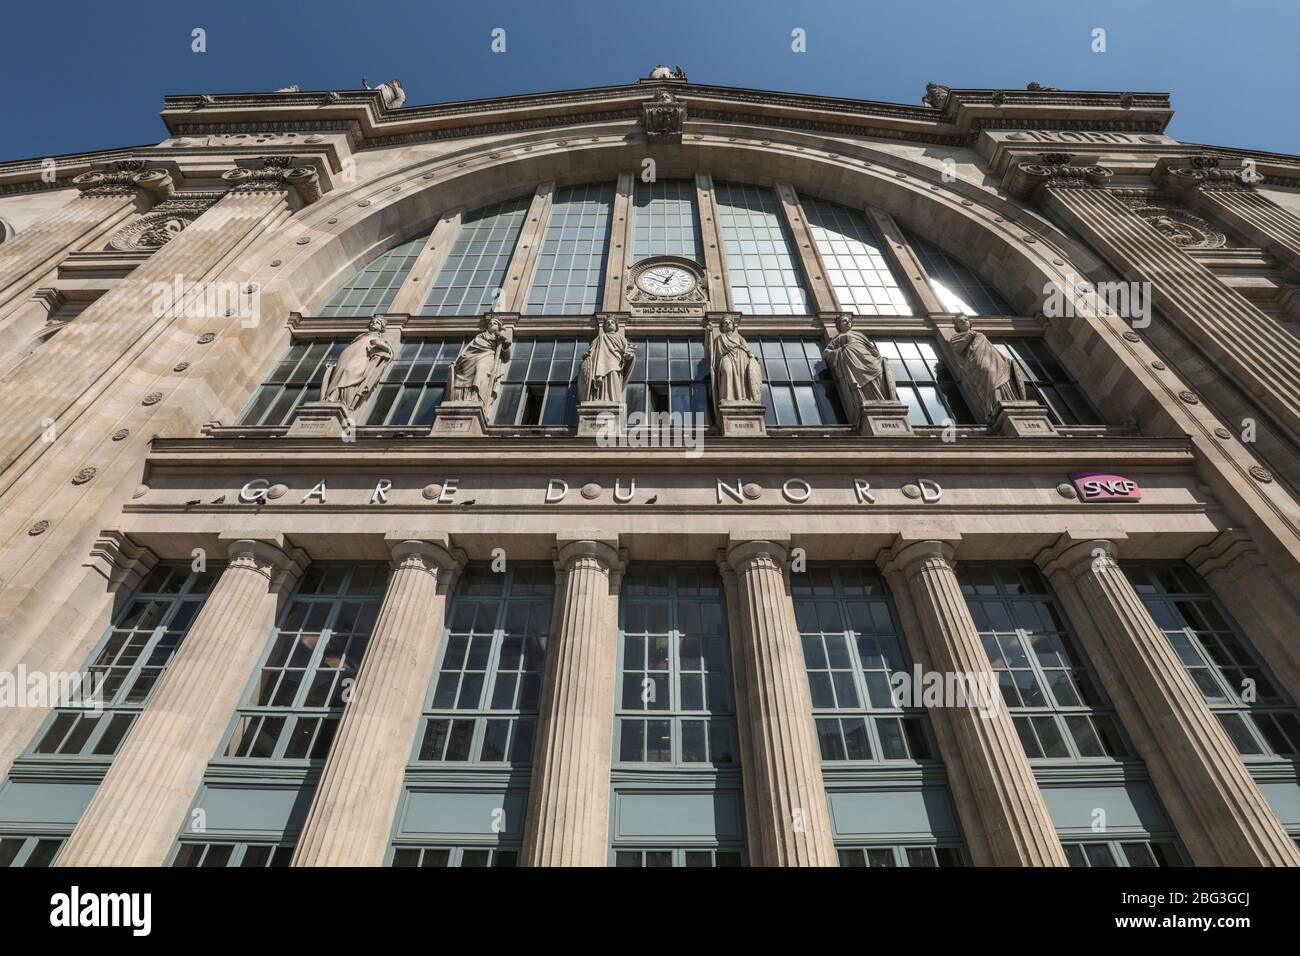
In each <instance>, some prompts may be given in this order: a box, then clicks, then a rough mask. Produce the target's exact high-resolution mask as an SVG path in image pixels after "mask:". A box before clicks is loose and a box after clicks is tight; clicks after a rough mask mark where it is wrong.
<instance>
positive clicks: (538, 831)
mask: <svg viewBox="0 0 1300 956" xmlns="http://www.w3.org/2000/svg"><path fill="white" fill-rule="evenodd" d="M623 567H624V560H623V558H622V557H621V556H620V554H619V552H618V551H617V550H616V549H615V548H613V547H612V546H611V545H609V544H607V543H605V542H603V541H592V540H582V541H569V542H567V543H562V545H561V547H560V549H559V554H558V560H557V571H558V573H557V575H556V583H557V584H558V585H559V591H558V597H559V600H560V602H561V603H560V607H559V608H558V609H557V611H558V613H557V627H556V628H555V630H554V632H553V633H552V636H551V643H550V647H548V648H547V654H546V677H545V681H544V683H543V687H542V701H541V712H540V716H539V720H538V728H537V745H536V749H535V751H534V753H533V776H532V782H531V784H530V789H529V794H528V818H527V820H525V822H524V848H523V859H524V862H525V863H526V865H528V866H604V865H605V864H606V860H607V855H608V846H609V772H610V761H611V748H612V746H613V733H614V683H615V673H614V672H615V670H616V668H617V664H618V635H617V631H618V606H617V601H618V597H617V590H618V585H619V583H620V582H621V577H622V571H623Z"/></svg>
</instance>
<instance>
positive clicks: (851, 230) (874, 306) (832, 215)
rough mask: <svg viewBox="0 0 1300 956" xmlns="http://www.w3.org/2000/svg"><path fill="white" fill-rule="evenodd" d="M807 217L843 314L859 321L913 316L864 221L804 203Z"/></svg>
mask: <svg viewBox="0 0 1300 956" xmlns="http://www.w3.org/2000/svg"><path fill="white" fill-rule="evenodd" d="M803 212H804V216H805V217H806V218H807V220H808V229H809V231H811V232H812V236H813V241H814V242H816V243H817V252H818V253H819V254H820V255H821V257H822V264H823V265H825V267H826V279H827V281H829V282H830V284H831V288H832V289H834V290H835V297H836V298H837V299H838V300H839V304H840V308H841V309H843V310H844V311H845V312H854V313H856V314H858V315H911V314H912V312H913V309H912V305H911V303H910V301H909V300H908V297H907V293H905V292H904V291H903V285H902V284H901V283H900V282H899V281H898V277H897V276H896V275H894V272H893V270H892V269H891V268H890V266H889V262H888V261H887V260H886V259H885V251H884V247H883V245H882V244H881V242H880V237H879V236H878V235H876V230H875V229H874V228H872V226H871V223H870V222H868V221H867V217H866V216H865V215H863V214H862V213H861V212H858V211H857V210H856V209H849V208H848V207H847V206H837V205H835V204H834V203H829V202H822V201H821V200H818V199H805V200H804V201H803Z"/></svg>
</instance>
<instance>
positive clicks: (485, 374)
mask: <svg viewBox="0 0 1300 956" xmlns="http://www.w3.org/2000/svg"><path fill="white" fill-rule="evenodd" d="M508 361H510V335H509V333H507V332H506V331H505V326H503V325H502V324H501V320H500V319H498V318H490V319H488V324H487V328H486V329H484V330H483V331H482V332H480V333H479V334H478V335H476V336H474V338H472V339H470V340H469V342H467V343H466V344H465V347H464V348H462V349H461V350H460V354H459V355H457V356H456V361H455V362H453V363H452V366H451V371H450V373H449V374H448V376H447V387H448V391H450V393H451V400H452V401H455V402H478V403H479V404H481V405H482V406H483V407H484V408H485V409H486V408H489V407H491V405H492V402H493V401H495V400H496V397H497V387H498V385H499V384H500V382H501V370H502V368H503V366H504V365H505V364H506V362H508Z"/></svg>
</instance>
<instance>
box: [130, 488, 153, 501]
mask: <svg viewBox="0 0 1300 956" xmlns="http://www.w3.org/2000/svg"><path fill="white" fill-rule="evenodd" d="M148 493H149V486H148V485H136V487H135V491H133V492H131V497H132V498H143V497H144V496H145V495H147V494H148Z"/></svg>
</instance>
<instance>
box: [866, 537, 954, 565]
mask: <svg viewBox="0 0 1300 956" xmlns="http://www.w3.org/2000/svg"><path fill="white" fill-rule="evenodd" d="M959 544H961V535H949V536H948V537H945V538H904V537H903V536H902V535H899V536H898V537H897V538H895V539H894V543H893V544H891V545H890V546H889V547H888V548H884V549H882V550H881V552H880V554H879V555H877V556H876V565H877V566H878V567H879V568H880V570H882V571H884V572H885V573H886V574H889V573H891V572H893V571H899V572H901V573H903V574H910V573H911V571H912V569H913V568H914V567H915V566H916V565H917V564H919V563H920V562H922V561H941V562H942V563H944V564H946V565H948V566H949V567H950V568H951V567H952V565H953V563H954V556H955V555H956V552H957V546H958V545H959Z"/></svg>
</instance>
